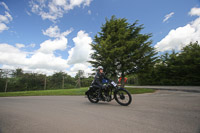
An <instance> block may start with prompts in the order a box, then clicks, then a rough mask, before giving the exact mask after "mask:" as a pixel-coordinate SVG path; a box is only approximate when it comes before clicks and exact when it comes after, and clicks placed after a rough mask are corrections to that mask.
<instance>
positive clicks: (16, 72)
mask: <svg viewBox="0 0 200 133" xmlns="http://www.w3.org/2000/svg"><path fill="white" fill-rule="evenodd" d="M23 74H24V73H23V70H22V69H21V68H17V69H16V70H15V71H14V72H13V76H14V77H20V76H22V75H23Z"/></svg>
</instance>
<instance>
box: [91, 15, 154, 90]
mask: <svg viewBox="0 0 200 133" xmlns="http://www.w3.org/2000/svg"><path fill="white" fill-rule="evenodd" d="M137 24H138V21H135V22H134V23H133V24H130V23H128V22H127V19H125V18H122V19H121V18H119V19H117V18H116V17H115V16H112V17H111V19H110V20H108V19H106V23H105V24H103V25H102V27H101V32H98V35H95V38H94V43H92V44H91V46H92V49H93V50H94V53H93V54H92V55H91V58H92V59H93V60H91V61H89V62H90V63H91V64H92V66H93V67H95V68H96V67H97V66H100V65H101V66H103V67H104V68H105V73H109V74H110V75H111V76H113V77H116V76H117V75H118V74H119V76H120V77H122V81H124V77H125V75H128V74H132V73H138V72H146V71H147V70H149V69H150V68H152V67H153V65H154V63H155V61H156V58H157V57H155V55H156V54H157V53H156V52H155V50H154V48H153V47H152V46H151V44H152V41H151V40H149V39H150V37H151V36H152V35H151V34H142V33H141V30H142V29H143V25H139V26H137ZM123 85H124V83H123V82H122V86H123Z"/></svg>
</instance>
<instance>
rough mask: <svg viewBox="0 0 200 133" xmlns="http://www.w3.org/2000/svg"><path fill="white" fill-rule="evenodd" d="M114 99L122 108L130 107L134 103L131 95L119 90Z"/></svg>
mask: <svg viewBox="0 0 200 133" xmlns="http://www.w3.org/2000/svg"><path fill="white" fill-rule="evenodd" d="M114 97H115V100H116V101H117V103H119V104H120V105H122V106H128V105H129V104H130V103H131V101H132V97H131V94H130V93H129V92H128V91H127V90H122V89H119V90H117V91H116V92H115V94H114Z"/></svg>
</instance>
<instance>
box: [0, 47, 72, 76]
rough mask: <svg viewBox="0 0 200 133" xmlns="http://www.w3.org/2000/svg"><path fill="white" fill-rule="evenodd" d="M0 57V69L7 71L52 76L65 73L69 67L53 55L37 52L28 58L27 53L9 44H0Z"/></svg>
mask: <svg viewBox="0 0 200 133" xmlns="http://www.w3.org/2000/svg"><path fill="white" fill-rule="evenodd" d="M21 45H23V44H21ZM0 55H1V56H0V64H2V65H3V66H2V68H7V69H10V68H12V69H13V68H22V69H23V70H28V71H33V72H43V73H46V74H53V72H55V71H65V70H66V69H67V68H68V67H69V65H68V64H67V61H66V60H65V59H62V57H61V56H59V57H57V56H55V55H54V54H53V53H43V52H40V51H39V50H37V51H35V52H33V54H32V55H30V57H29V53H28V52H25V51H22V50H20V49H19V48H17V47H14V46H12V45H9V44H0ZM47 72H48V73H47Z"/></svg>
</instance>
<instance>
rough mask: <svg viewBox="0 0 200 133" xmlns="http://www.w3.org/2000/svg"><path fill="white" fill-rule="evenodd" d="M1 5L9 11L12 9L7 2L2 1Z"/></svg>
mask: <svg viewBox="0 0 200 133" xmlns="http://www.w3.org/2000/svg"><path fill="white" fill-rule="evenodd" d="M0 5H1V6H3V7H4V8H5V9H6V10H7V11H10V9H9V8H8V6H7V5H6V3H4V2H0Z"/></svg>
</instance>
